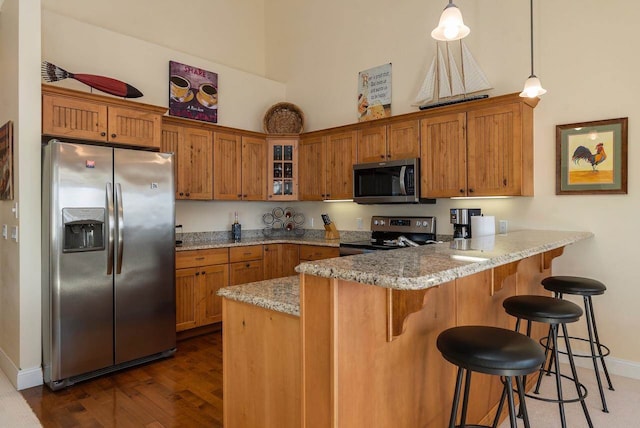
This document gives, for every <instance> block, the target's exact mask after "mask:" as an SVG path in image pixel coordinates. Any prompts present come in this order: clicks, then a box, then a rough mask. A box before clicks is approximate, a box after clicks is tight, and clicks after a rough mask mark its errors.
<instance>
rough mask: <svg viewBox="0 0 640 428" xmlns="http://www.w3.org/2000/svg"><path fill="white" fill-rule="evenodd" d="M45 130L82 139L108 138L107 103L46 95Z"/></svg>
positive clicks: (56, 134) (43, 100) (47, 133)
mask: <svg viewBox="0 0 640 428" xmlns="http://www.w3.org/2000/svg"><path fill="white" fill-rule="evenodd" d="M42 133H43V134H45V135H53V136H59V137H69V138H77V139H80V140H93V141H107V106H106V105H104V104H99V103H95V102H91V101H83V100H79V99H75V98H67V97H58V96H54V95H49V94H43V95H42Z"/></svg>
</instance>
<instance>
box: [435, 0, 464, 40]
mask: <svg viewBox="0 0 640 428" xmlns="http://www.w3.org/2000/svg"><path fill="white" fill-rule="evenodd" d="M470 32H471V30H470V29H469V27H467V26H466V25H464V21H463V20H462V13H461V12H460V9H458V6H456V5H455V4H453V0H449V4H448V5H447V6H446V7H445V8H444V11H442V15H440V22H438V26H437V27H436V28H435V29H434V30H433V31H432V32H431V37H433V38H434V39H436V40H440V41H443V42H450V41H452V40H460V39H462V38H465V37H467V36H468V35H469V33H470Z"/></svg>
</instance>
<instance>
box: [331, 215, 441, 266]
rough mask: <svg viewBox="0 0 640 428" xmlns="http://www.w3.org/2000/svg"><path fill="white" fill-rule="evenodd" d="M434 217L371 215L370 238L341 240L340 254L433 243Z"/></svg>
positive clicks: (434, 232)
mask: <svg viewBox="0 0 640 428" xmlns="http://www.w3.org/2000/svg"><path fill="white" fill-rule="evenodd" d="M435 240H436V218H435V217H387V216H373V217H371V239H370V240H368V241H357V242H341V243H340V255H341V256H350V255H353V254H362V253H370V252H372V251H377V250H393V249H396V248H402V247H411V246H419V245H425V244H432V243H435Z"/></svg>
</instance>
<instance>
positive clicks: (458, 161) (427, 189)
mask: <svg viewBox="0 0 640 428" xmlns="http://www.w3.org/2000/svg"><path fill="white" fill-rule="evenodd" d="M464 125H465V114H464V113H453V114H448V115H444V116H435V117H430V118H427V119H422V130H421V140H422V142H421V149H420V196H422V197H423V198H449V197H452V196H466V195H467V181H466V170H467V162H466V139H465V130H464Z"/></svg>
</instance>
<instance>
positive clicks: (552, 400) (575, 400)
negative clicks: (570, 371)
mask: <svg viewBox="0 0 640 428" xmlns="http://www.w3.org/2000/svg"><path fill="white" fill-rule="evenodd" d="M545 373H547V371H546V370H545ZM555 373H556V372H555V371H553V370H551V371H550V372H549V374H548V375H550V374H555ZM540 375H542V373H541V374H540ZM560 377H562V378H564V379H567V380H570V381H571V382H573V383H574V384H575V382H576V380H575V379H574V378H572V377H570V376H568V375H564V374H560ZM579 385H580V392H579V393H578V396H577V397H575V398H563V399H562V400H560V399H559V398H547V397H541V396H540V395H539V394H536V393H531V392H527V393H525V394H524V395H525V397H529V398H533V399H534V400H538V401H545V402H547V403H578V402H580V401H584V400H585V398H587V395H588V392H587V387H586V386H584V385H583V384H582V383H580V384H579Z"/></svg>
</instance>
